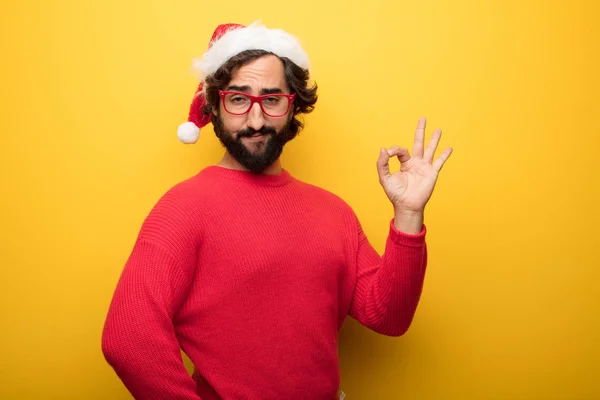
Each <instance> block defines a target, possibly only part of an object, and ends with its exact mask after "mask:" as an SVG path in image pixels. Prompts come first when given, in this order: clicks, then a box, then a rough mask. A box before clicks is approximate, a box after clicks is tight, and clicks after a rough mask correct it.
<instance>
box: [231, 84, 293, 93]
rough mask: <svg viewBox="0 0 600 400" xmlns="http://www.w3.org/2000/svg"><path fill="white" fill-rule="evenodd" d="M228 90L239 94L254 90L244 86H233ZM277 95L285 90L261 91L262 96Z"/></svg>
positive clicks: (271, 89) (268, 89) (270, 89)
mask: <svg viewBox="0 0 600 400" xmlns="http://www.w3.org/2000/svg"><path fill="white" fill-rule="evenodd" d="M227 90H232V91H237V92H246V93H248V92H251V91H252V89H251V88H250V86H247V85H244V86H237V85H231V86H229V87H228V88H227ZM275 93H283V90H281V89H280V88H265V89H261V91H260V94H275Z"/></svg>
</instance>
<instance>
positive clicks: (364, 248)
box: [349, 219, 427, 336]
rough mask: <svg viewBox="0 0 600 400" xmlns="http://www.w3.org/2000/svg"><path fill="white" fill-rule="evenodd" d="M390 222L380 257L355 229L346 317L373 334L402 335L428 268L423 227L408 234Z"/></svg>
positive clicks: (362, 233) (407, 326) (360, 230)
mask: <svg viewBox="0 0 600 400" xmlns="http://www.w3.org/2000/svg"><path fill="white" fill-rule="evenodd" d="M393 222H394V221H393V219H392V221H391V222H390V226H389V233H388V237H387V241H386V246H385V251H384V253H383V256H379V254H378V253H377V252H376V251H375V249H374V248H373V247H372V246H371V244H370V243H369V241H368V239H367V237H366V235H365V233H364V232H363V230H362V229H361V227H360V224H359V223H358V222H357V225H358V249H357V254H356V263H357V264H356V268H357V280H356V286H355V290H354V296H353V299H352V303H351V306H350V311H349V315H350V316H351V317H353V318H355V319H356V320H357V321H358V322H360V323H361V324H362V325H364V326H366V327H367V328H369V329H372V330H374V331H375V332H378V333H381V334H384V335H388V336H400V335H403V334H404V333H405V332H406V331H407V330H408V328H409V326H410V325H411V323H412V320H413V317H414V314H415V312H416V309H417V305H418V303H419V300H420V297H421V292H422V289H423V282H424V279H425V270H426V266H427V247H426V243H425V234H426V227H425V226H424V225H423V229H422V230H421V232H420V233H418V234H407V233H403V232H400V231H398V230H397V229H396V227H395V226H394V223H393Z"/></svg>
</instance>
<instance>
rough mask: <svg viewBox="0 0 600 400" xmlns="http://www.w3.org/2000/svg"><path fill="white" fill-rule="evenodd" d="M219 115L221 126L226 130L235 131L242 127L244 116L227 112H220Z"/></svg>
mask: <svg viewBox="0 0 600 400" xmlns="http://www.w3.org/2000/svg"><path fill="white" fill-rule="evenodd" d="M221 116H222V117H221V120H222V121H223V127H224V128H225V130H226V131H227V132H230V133H235V132H237V131H239V130H241V129H242V128H243V127H244V121H245V118H242V117H236V116H234V115H228V114H221Z"/></svg>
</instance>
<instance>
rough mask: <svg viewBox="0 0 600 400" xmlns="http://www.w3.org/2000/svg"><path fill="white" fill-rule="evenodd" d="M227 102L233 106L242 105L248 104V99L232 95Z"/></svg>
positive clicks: (239, 95)
mask: <svg viewBox="0 0 600 400" xmlns="http://www.w3.org/2000/svg"><path fill="white" fill-rule="evenodd" d="M229 101H231V102H232V103H233V104H244V103H246V102H248V98H247V97H246V96H244V95H241V94H236V95H232V96H231V97H230V98H229Z"/></svg>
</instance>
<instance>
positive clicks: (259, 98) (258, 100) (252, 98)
mask: <svg viewBox="0 0 600 400" xmlns="http://www.w3.org/2000/svg"><path fill="white" fill-rule="evenodd" d="M228 94H240V95H243V96H246V97H247V98H249V99H250V105H249V106H248V110H246V111H245V112H243V113H234V112H231V111H229V110H228V109H227V106H226V105H225V96H227V95H228ZM219 96H220V97H221V102H222V103H223V108H224V109H225V111H227V112H228V113H229V114H231V115H245V114H248V113H249V112H250V110H252V106H253V105H254V103H258V105H259V106H260V109H261V110H262V112H263V113H264V114H265V115H268V116H269V117H273V118H281V117H284V116H286V115H287V113H289V112H290V108H291V107H292V104H293V102H294V99H295V98H296V93H292V94H285V93H272V94H263V95H260V96H252V95H251V94H248V93H244V92H231V91H226V90H219ZM267 97H287V99H288V106H287V110H285V112H284V113H283V114H281V115H272V114H269V113H268V112H267V111H266V110H265V108H264V107H263V103H262V101H263V99H266V98H267Z"/></svg>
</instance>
